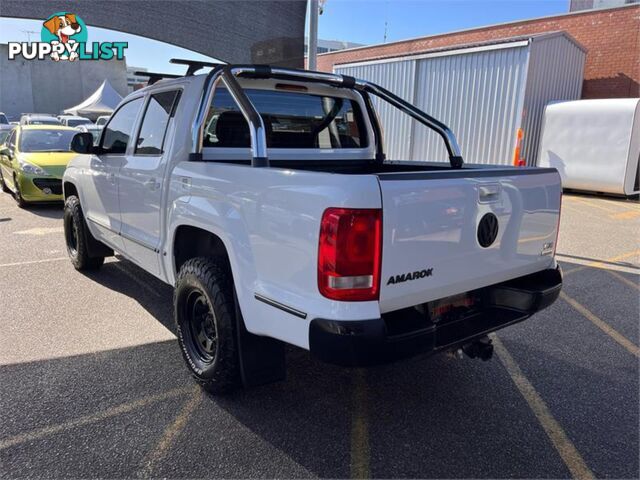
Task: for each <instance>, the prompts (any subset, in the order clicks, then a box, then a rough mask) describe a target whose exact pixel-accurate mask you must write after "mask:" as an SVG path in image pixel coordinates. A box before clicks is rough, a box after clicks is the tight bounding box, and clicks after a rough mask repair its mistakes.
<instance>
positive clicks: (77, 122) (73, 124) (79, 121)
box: [67, 118, 91, 127]
mask: <svg viewBox="0 0 640 480" xmlns="http://www.w3.org/2000/svg"><path fill="white" fill-rule="evenodd" d="M88 123H91V120H86V119H84V118H78V119H73V118H72V119H69V120H67V125H68V126H70V127H77V126H78V125H85V124H88Z"/></svg>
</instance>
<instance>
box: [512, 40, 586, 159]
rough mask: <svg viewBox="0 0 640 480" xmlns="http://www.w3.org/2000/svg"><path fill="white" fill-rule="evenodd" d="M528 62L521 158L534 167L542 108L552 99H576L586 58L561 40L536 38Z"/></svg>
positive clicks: (578, 96) (577, 49)
mask: <svg viewBox="0 0 640 480" xmlns="http://www.w3.org/2000/svg"><path fill="white" fill-rule="evenodd" d="M530 48H531V59H530V60H529V75H528V78H527V89H526V93H525V96H524V98H525V103H524V111H523V120H522V128H523V129H524V131H525V134H526V136H525V139H524V148H523V152H524V156H525V159H526V160H527V164H528V165H535V164H536V161H537V159H538V147H539V145H540V135H541V133H542V120H543V117H544V108H545V107H546V106H547V105H548V104H549V103H550V102H553V101H555V100H579V99H580V97H581V96H582V80H583V78H584V63H585V61H586V55H585V53H584V51H582V50H581V49H579V48H578V47H577V46H576V45H575V44H574V43H573V42H570V41H569V40H567V39H565V38H564V37H559V36H556V37H538V38H536V39H534V41H533V42H532V43H531V47H530Z"/></svg>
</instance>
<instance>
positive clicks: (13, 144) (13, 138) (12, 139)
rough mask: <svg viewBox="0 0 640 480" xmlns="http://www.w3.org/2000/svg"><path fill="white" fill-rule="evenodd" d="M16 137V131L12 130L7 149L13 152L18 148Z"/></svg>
mask: <svg viewBox="0 0 640 480" xmlns="http://www.w3.org/2000/svg"><path fill="white" fill-rule="evenodd" d="M16 135H17V134H16V130H15V129H13V130H11V134H10V135H9V138H7V147H9V149H10V150H13V149H14V148H15V147H16Z"/></svg>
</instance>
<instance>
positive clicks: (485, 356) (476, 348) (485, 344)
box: [462, 336, 493, 362]
mask: <svg viewBox="0 0 640 480" xmlns="http://www.w3.org/2000/svg"><path fill="white" fill-rule="evenodd" d="M462 351H463V352H464V353H465V354H466V355H467V356H468V357H469V358H479V359H481V360H482V361H484V362H486V361H487V360H491V357H493V344H492V343H491V339H490V338H489V337H487V336H484V337H482V338H479V339H478V340H474V341H473V342H469V343H467V344H465V345H463V346H462Z"/></svg>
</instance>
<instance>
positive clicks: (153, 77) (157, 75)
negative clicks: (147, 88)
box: [133, 71, 182, 85]
mask: <svg viewBox="0 0 640 480" xmlns="http://www.w3.org/2000/svg"><path fill="white" fill-rule="evenodd" d="M133 74H134V75H138V76H140V77H149V80H147V85H153V84H154V83H156V82H157V81H158V80H162V79H163V78H180V77H182V75H174V74H172V73H156V72H146V71H136V72H133Z"/></svg>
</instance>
